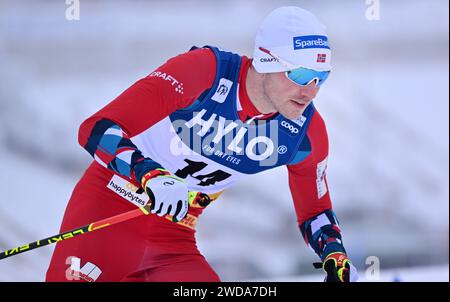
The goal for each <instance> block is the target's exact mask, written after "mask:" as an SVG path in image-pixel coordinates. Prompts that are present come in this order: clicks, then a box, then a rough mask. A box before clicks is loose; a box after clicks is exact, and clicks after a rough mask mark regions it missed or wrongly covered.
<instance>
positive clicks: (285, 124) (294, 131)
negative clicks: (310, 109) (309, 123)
mask: <svg viewBox="0 0 450 302" xmlns="http://www.w3.org/2000/svg"><path fill="white" fill-rule="evenodd" d="M281 127H283V128H285V129H288V130H289V132H291V134H297V133H298V132H299V130H298V128H297V127H295V126H294V125H292V124H291V123H289V122H287V121H282V122H281Z"/></svg>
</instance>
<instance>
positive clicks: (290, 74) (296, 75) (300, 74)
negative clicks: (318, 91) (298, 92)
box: [259, 47, 330, 86]
mask: <svg viewBox="0 0 450 302" xmlns="http://www.w3.org/2000/svg"><path fill="white" fill-rule="evenodd" d="M259 50H261V51H263V52H265V53H267V54H268V55H270V56H271V57H273V58H275V59H277V61H278V62H279V63H281V64H282V65H284V66H285V67H287V68H289V69H292V70H289V71H286V72H285V74H286V77H287V78H288V79H289V80H291V81H292V82H294V83H295V84H297V85H299V86H307V85H309V84H310V83H312V82H313V81H315V82H316V85H317V86H320V85H322V84H323V83H324V82H325V80H326V79H327V78H328V76H329V75H330V70H327V71H317V70H314V69H309V68H305V67H296V66H295V65H293V64H291V63H289V62H287V61H286V60H283V59H282V58H280V57H279V56H277V55H276V54H274V53H272V52H271V51H270V50H268V49H265V48H263V47H259Z"/></svg>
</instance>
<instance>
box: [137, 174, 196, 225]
mask: <svg viewBox="0 0 450 302" xmlns="http://www.w3.org/2000/svg"><path fill="white" fill-rule="evenodd" d="M141 185H142V188H144V190H145V192H146V193H147V195H148V196H149V197H150V202H151V203H152V205H151V207H150V210H151V211H150V212H151V213H153V214H157V215H158V216H161V217H162V216H164V215H166V214H168V215H171V216H172V221H174V222H178V221H180V220H182V219H183V218H184V217H186V215H187V213H188V210H189V203H188V188H187V186H186V183H185V182H184V181H183V180H182V179H180V178H178V177H176V176H173V175H171V174H170V173H169V171H167V170H165V169H156V170H153V171H150V172H148V173H147V174H145V175H144V176H143V177H142V181H141Z"/></svg>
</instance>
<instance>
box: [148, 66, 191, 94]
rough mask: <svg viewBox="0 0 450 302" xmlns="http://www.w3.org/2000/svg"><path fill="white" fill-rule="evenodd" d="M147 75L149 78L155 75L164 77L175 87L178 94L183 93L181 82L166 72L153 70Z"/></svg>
mask: <svg viewBox="0 0 450 302" xmlns="http://www.w3.org/2000/svg"><path fill="white" fill-rule="evenodd" d="M148 77H149V78H152V77H157V78H161V79H164V80H165V81H168V82H170V84H171V85H172V86H173V87H174V88H175V91H176V92H178V93H179V94H184V88H183V83H181V82H179V81H178V80H176V79H175V78H174V77H173V76H171V75H170V74H167V73H165V72H161V71H153V72H152V73H151V74H149V75H148Z"/></svg>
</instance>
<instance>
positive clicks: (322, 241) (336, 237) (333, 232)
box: [300, 209, 346, 261]
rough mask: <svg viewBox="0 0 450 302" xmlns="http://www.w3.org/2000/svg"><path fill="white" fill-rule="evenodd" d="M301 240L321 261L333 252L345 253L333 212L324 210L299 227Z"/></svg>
mask: <svg viewBox="0 0 450 302" xmlns="http://www.w3.org/2000/svg"><path fill="white" fill-rule="evenodd" d="M300 230H301V232H302V235H303V238H304V239H305V241H306V244H308V245H309V246H310V247H311V248H312V249H313V250H314V251H315V252H316V254H317V255H318V256H319V257H320V258H321V259H322V261H323V260H324V259H325V258H326V257H327V255H329V254H331V253H335V252H340V253H344V254H345V253H346V251H345V248H344V245H343V243H342V234H341V229H340V228H339V226H338V220H337V218H336V215H335V214H334V212H333V211H332V210H331V209H330V210H326V211H324V212H322V213H320V214H318V215H316V216H314V217H312V218H310V219H308V220H307V221H305V222H304V223H302V224H301V225H300Z"/></svg>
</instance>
